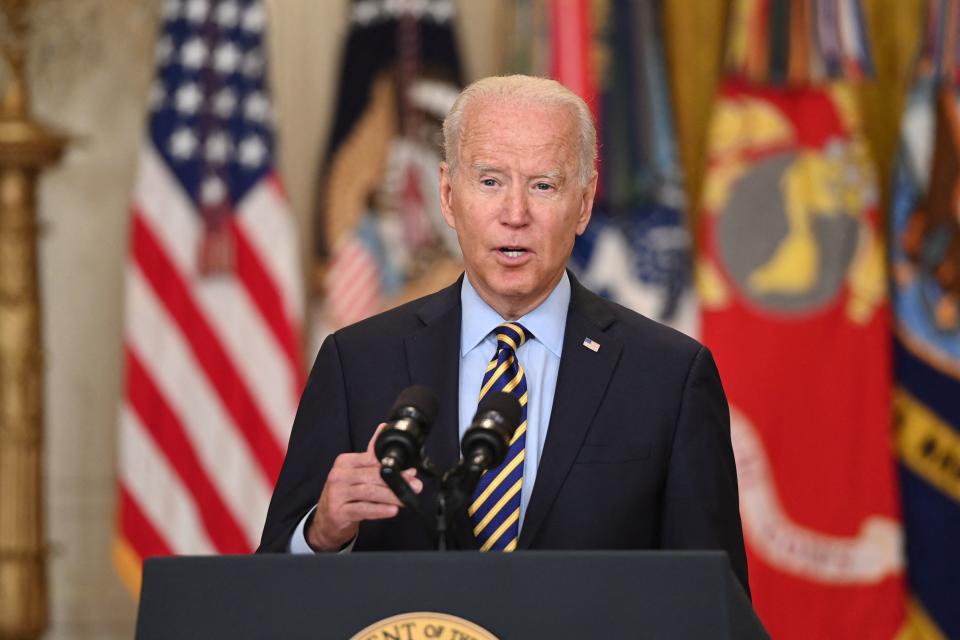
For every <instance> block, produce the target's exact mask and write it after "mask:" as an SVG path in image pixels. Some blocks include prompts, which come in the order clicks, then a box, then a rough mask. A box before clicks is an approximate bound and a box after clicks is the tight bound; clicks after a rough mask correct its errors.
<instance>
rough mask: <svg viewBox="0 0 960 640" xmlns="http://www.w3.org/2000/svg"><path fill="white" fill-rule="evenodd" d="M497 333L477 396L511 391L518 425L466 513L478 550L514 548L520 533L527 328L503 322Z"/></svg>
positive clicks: (479, 484)
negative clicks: (521, 355) (522, 351)
mask: <svg viewBox="0 0 960 640" xmlns="http://www.w3.org/2000/svg"><path fill="white" fill-rule="evenodd" d="M496 334H497V352H496V353H495V354H494V355H493V359H492V360H491V361H490V364H488V365H487V371H486V373H484V374H483V384H482V385H481V386H480V399H481V400H482V399H483V397H484V396H485V395H487V393H490V392H491V391H494V392H496V391H505V392H507V393H510V394H513V395H514V397H516V398H517V400H519V401H520V426H519V427H517V431H516V433H514V436H513V440H511V441H510V449H509V450H508V451H507V457H506V458H504V460H503V463H502V464H501V465H500V466H499V467H497V468H495V469H490V470H488V471H487V472H486V473H484V474H483V476H482V477H481V478H480V482H479V483H478V484H477V488H476V490H475V491H474V492H473V502H472V503H471V504H470V508H469V509H468V513H469V514H470V521H471V522H472V523H473V533H474V535H475V536H476V537H477V542H479V543H480V550H481V551H490V550H494V551H513V550H514V549H516V548H517V536H518V534H519V532H520V487H521V485H522V484H523V458H524V446H525V444H526V441H527V438H526V433H527V378H526V376H525V375H524V373H523V367H521V366H520V361H519V360H518V359H517V349H519V348H520V345H522V344H523V343H524V342H526V340H527V331H526V329H524V328H523V327H522V326H521V325H519V324H517V323H516V322H504V323H503V324H501V325H499V326H497V328H496Z"/></svg>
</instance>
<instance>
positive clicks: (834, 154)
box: [696, 87, 902, 584]
mask: <svg viewBox="0 0 960 640" xmlns="http://www.w3.org/2000/svg"><path fill="white" fill-rule="evenodd" d="M823 97H825V98H826V99H827V100H828V101H829V103H830V104H831V105H832V108H833V109H835V110H836V112H837V115H838V116H839V118H840V121H841V122H842V123H844V124H845V125H846V126H845V127H844V128H846V129H848V132H844V131H842V130H839V131H836V132H835V133H834V134H833V135H828V136H825V137H824V139H823V141H822V143H821V144H819V145H809V144H803V143H802V141H800V140H798V138H797V129H796V128H795V126H794V123H793V122H791V120H790V118H788V117H787V115H786V114H785V113H784V112H782V111H781V110H780V109H779V108H778V107H777V106H776V105H775V104H774V103H773V102H771V101H769V100H766V99H764V98H762V97H760V96H743V95H741V96H738V98H737V99H729V100H724V101H722V102H721V103H720V104H719V105H718V107H717V112H716V114H715V117H714V121H713V123H712V127H711V131H710V136H711V148H712V149H713V151H714V154H713V158H712V166H711V172H710V174H709V176H708V179H707V181H706V183H705V185H704V194H703V201H704V207H703V208H704V211H705V212H706V213H705V215H706V216H708V219H707V220H706V223H707V224H706V225H705V226H706V229H707V231H706V235H705V240H706V241H707V242H706V243H707V245H708V246H709V245H711V244H712V246H713V251H712V255H711V252H705V255H702V256H701V257H700V258H699V260H698V263H697V274H696V278H697V285H698V291H699V293H700V297H701V302H702V305H703V307H704V308H705V310H708V311H709V310H722V309H725V308H728V307H729V306H730V305H732V304H734V300H735V298H737V299H739V300H740V301H741V302H742V303H743V305H744V306H745V307H747V308H748V309H747V312H748V313H751V314H759V315H764V316H767V317H768V318H769V319H770V320H774V321H778V322H781V323H791V322H792V321H794V320H803V319H805V318H809V317H811V316H813V315H815V314H820V313H825V312H829V310H831V309H837V308H838V307H836V306H835V305H841V307H839V309H840V310H841V311H842V314H843V316H844V317H845V318H846V320H847V321H848V322H850V323H851V324H855V325H864V324H867V323H869V322H870V320H871V318H873V317H874V315H875V313H876V311H877V310H878V309H880V308H881V307H882V305H883V302H884V296H885V294H886V287H885V266H884V252H883V244H882V242H881V241H880V239H879V238H878V234H877V231H876V229H875V226H874V224H873V222H874V221H873V220H871V215H873V212H874V210H875V205H876V198H877V195H876V189H875V186H874V180H873V169H872V166H871V164H870V158H869V154H868V151H867V147H866V142H865V141H864V140H863V138H862V137H861V136H860V135H859V134H857V133H856V132H855V131H856V127H855V126H850V125H855V124H856V121H857V116H856V115H855V107H854V104H853V98H852V95H851V94H850V92H849V91H846V90H841V89H840V88H839V87H838V88H835V89H834V90H831V91H828V92H826V95H825V96H823ZM730 412H731V438H732V440H733V449H734V454H735V456H736V461H737V475H738V479H739V484H740V492H741V495H740V509H741V516H742V518H743V527H744V536H745V538H747V541H748V543H749V544H750V546H751V547H752V548H753V550H754V552H756V553H757V554H759V555H760V556H761V557H762V558H763V559H764V560H765V561H766V562H767V563H769V564H770V565H771V566H774V567H777V568H779V569H780V570H781V571H784V572H786V573H788V574H793V575H797V576H803V577H805V578H806V579H808V580H813V581H815V582H822V583H827V584H872V583H875V582H877V581H879V580H881V579H883V578H884V577H885V576H887V575H890V574H892V573H896V572H898V571H900V570H901V569H902V561H901V558H900V546H901V544H902V534H901V531H900V528H899V525H898V523H897V522H895V521H894V520H891V519H890V518H888V517H885V516H882V515H878V514H871V515H868V516H866V517H865V518H864V520H863V521H862V522H861V524H860V528H859V531H858V532H856V533H855V534H853V535H844V536H838V535H834V534H831V533H828V532H824V531H820V530H817V529H816V528H812V527H810V526H807V525H806V524H804V523H802V522H798V521H795V520H794V519H793V518H792V517H791V515H790V513H789V510H788V509H787V508H786V506H785V505H783V504H782V498H781V496H780V493H779V491H778V489H777V485H776V478H775V477H774V473H773V468H772V465H771V463H770V461H769V458H768V453H767V451H766V448H765V446H764V442H763V438H762V437H761V432H760V430H759V429H758V428H757V425H755V424H753V421H752V420H751V418H750V417H749V416H748V415H747V414H746V413H745V412H744V411H742V410H741V408H740V407H738V406H735V405H733V404H731V407H730Z"/></svg>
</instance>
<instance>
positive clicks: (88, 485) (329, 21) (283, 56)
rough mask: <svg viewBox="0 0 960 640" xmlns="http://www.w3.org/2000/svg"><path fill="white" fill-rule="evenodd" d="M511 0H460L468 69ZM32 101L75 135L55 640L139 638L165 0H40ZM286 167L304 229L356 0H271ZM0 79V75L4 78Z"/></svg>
mask: <svg viewBox="0 0 960 640" xmlns="http://www.w3.org/2000/svg"><path fill="white" fill-rule="evenodd" d="M503 1H505V0H497V1H494V2H490V1H484V2H477V1H476V0H473V1H470V0H461V1H460V2H459V3H458V4H459V9H460V12H461V14H460V20H459V26H460V28H461V43H462V45H461V51H462V53H463V54H464V58H465V63H466V71H467V75H468V78H475V77H479V76H480V75H486V74H489V73H493V72H495V71H496V69H497V66H498V54H497V53H496V51H495V49H496V46H495V43H496V42H497V41H498V40H497V34H498V33H500V31H501V30H499V29H498V28H497V16H498V12H499V11H500V10H501V8H502V4H503ZM34 2H35V5H36V6H37V8H38V12H37V20H36V27H35V33H34V36H33V38H32V40H31V44H30V56H31V59H30V82H31V85H32V88H33V95H34V107H35V113H36V114H37V115H38V116H41V117H42V118H43V119H44V120H46V121H47V122H48V123H50V124H54V125H56V126H58V127H60V128H61V129H63V130H65V131H66V132H68V133H70V134H71V135H72V136H74V141H73V143H72V144H71V146H70V150H69V152H68V153H67V155H66V157H65V158H64V160H63V162H62V163H61V165H59V166H58V167H57V168H55V169H53V170H51V171H50V172H49V173H48V174H46V176H45V177H44V179H43V181H42V184H41V188H40V217H41V221H42V224H43V229H44V231H43V235H42V239H41V280H42V287H43V289H42V301H43V312H44V320H43V331H44V341H45V345H46V364H47V370H46V381H47V387H46V398H47V400H46V425H47V442H46V447H47V460H46V468H47V474H46V484H47V490H48V493H47V498H48V499H47V505H48V508H47V513H48V525H49V526H48V532H49V533H48V535H49V539H50V542H51V545H52V549H51V563H50V585H51V587H50V588H51V595H52V602H51V605H52V609H51V616H52V625H51V630H50V632H49V634H48V637H49V638H64V639H66V638H71V639H72V638H77V639H85V638H91V639H93V638H96V639H98V640H99V639H106V638H129V637H131V636H132V630H133V624H134V617H135V604H134V602H133V600H132V599H131V598H130V596H129V595H128V594H127V593H126V592H125V591H124V589H123V587H122V586H121V585H120V582H119V581H118V580H117V578H116V576H115V574H114V571H113V567H112V565H111V562H110V544H111V536H112V532H113V509H114V500H115V488H116V485H115V481H116V462H115V461H116V422H117V407H118V405H119V401H120V395H119V394H120V389H121V376H122V368H121V364H122V354H121V336H122V327H123V309H122V301H123V268H124V261H125V252H126V236H127V228H128V211H127V206H128V202H129V196H130V189H131V185H132V181H133V178H134V172H135V169H136V158H137V150H138V148H139V145H140V142H141V139H142V136H143V127H144V116H145V109H146V95H147V88H148V86H149V82H150V78H151V72H152V51H153V39H154V33H155V30H156V27H157V24H158V19H159V13H160V0H129V1H120V0H34ZM267 5H268V10H269V15H270V18H271V24H270V27H271V31H270V37H271V55H272V60H271V63H272V64H271V66H272V70H271V73H272V84H273V90H274V99H275V103H276V107H277V112H278V122H279V124H278V126H279V139H280V159H279V165H280V170H281V173H282V175H283V177H284V179H285V181H286V185H287V188H288V191H289V193H290V197H291V200H292V203H293V205H294V209H295V211H296V212H297V214H298V216H299V218H300V222H301V227H302V229H303V230H304V234H303V239H304V241H303V246H304V248H306V247H307V246H308V245H307V238H308V237H309V236H308V234H307V229H308V227H309V218H308V212H309V209H310V206H309V205H310V202H311V198H312V197H313V183H314V177H315V176H316V175H317V172H318V167H317V164H316V161H317V158H318V157H319V154H320V149H321V146H322V142H323V140H324V139H325V137H326V134H327V128H328V123H329V121H330V119H331V117H332V113H331V110H332V108H333V105H334V100H335V96H334V95H333V93H334V89H335V84H336V81H337V73H338V65H339V58H340V51H341V46H342V44H343V40H342V39H343V36H344V32H345V31H344V27H345V24H344V21H345V16H346V6H347V2H346V0H267ZM0 80H2V77H0Z"/></svg>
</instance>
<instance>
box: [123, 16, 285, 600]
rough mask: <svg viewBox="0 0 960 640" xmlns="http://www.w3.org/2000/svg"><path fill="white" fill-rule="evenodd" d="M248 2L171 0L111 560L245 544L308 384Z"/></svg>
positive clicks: (255, 22) (137, 241)
mask: <svg viewBox="0 0 960 640" xmlns="http://www.w3.org/2000/svg"><path fill="white" fill-rule="evenodd" d="M264 27H265V12H264V8H263V6H262V5H261V3H260V2H259V1H258V0H168V1H167V2H166V3H165V4H164V18H163V24H162V27H161V32H160V35H159V38H158V41H157V46H156V76H155V80H154V83H153V87H152V90H151V94H150V112H149V116H148V119H149V123H148V137H147V139H146V141H145V144H144V145H143V150H142V152H141V154H140V160H139V172H138V178H137V181H136V184H135V187H134V194H133V204H132V223H131V230H130V256H129V262H128V265H127V270H126V328H125V333H124V359H125V368H126V376H125V395H124V399H123V404H122V406H121V408H120V416H119V420H120V436H119V442H120V444H119V457H120V462H119V498H118V535H117V544H116V546H115V559H116V560H117V565H118V568H119V570H120V573H121V577H123V578H124V580H125V581H126V582H127V583H128V584H129V586H130V587H131V588H132V589H134V590H136V589H138V585H139V578H140V567H141V563H142V560H143V558H145V557H148V556H154V555H168V554H209V553H248V552H251V551H252V550H253V549H255V548H256V545H257V542H258V540H259V537H260V531H261V527H262V525H263V519H264V516H265V514H266V509H267V504H268V502H269V499H270V492H271V490H272V487H273V484H274V481H275V480H276V477H277V474H278V473H279V470H280V465H281V463H282V461H283V455H284V449H285V446H286V442H287V437H288V431H289V428H290V424H291V423H292V420H293V415H294V412H295V410H296V405H297V400H298V398H299V394H300V390H301V388H302V383H303V367H302V363H301V356H300V350H301V338H300V332H301V318H302V316H303V300H302V282H301V280H302V274H301V265H300V262H299V257H298V252H297V246H298V241H297V229H296V221H295V219H294V217H293V215H292V213H291V211H290V209H289V206H288V203H287V199H286V196H285V194H284V191H283V189H282V186H281V184H280V181H279V179H278V176H277V174H276V172H275V169H274V136H273V132H272V128H271V127H272V124H271V121H272V116H271V111H270V101H269V98H268V94H267V83H266V42H265V38H264Z"/></svg>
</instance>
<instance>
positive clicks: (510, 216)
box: [500, 185, 530, 227]
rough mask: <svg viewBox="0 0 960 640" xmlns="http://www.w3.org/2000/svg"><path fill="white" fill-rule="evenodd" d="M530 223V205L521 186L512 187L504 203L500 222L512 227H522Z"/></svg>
mask: <svg viewBox="0 0 960 640" xmlns="http://www.w3.org/2000/svg"><path fill="white" fill-rule="evenodd" d="M529 221H530V203H529V202H528V200H527V193H526V191H525V190H524V188H523V186H521V185H514V186H512V187H511V188H510V189H509V190H508V192H507V194H506V198H505V199H504V202H503V207H502V208H501V212H500V222H501V223H502V224H505V225H507V226H510V227H522V226H524V225H526V224H527V223H528V222H529Z"/></svg>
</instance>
